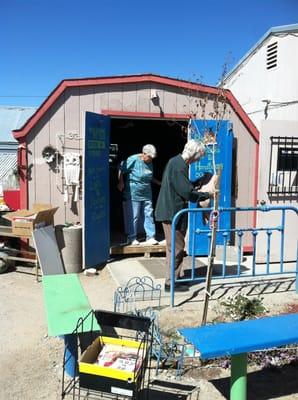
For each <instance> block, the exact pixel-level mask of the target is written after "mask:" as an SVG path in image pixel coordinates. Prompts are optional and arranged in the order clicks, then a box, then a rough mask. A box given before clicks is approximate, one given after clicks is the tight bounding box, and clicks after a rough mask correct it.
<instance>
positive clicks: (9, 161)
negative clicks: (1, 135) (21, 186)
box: [0, 151, 17, 182]
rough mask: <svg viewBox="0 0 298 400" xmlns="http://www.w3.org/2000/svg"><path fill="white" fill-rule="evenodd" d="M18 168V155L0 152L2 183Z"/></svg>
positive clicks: (0, 178) (0, 180)
mask: <svg viewBox="0 0 298 400" xmlns="http://www.w3.org/2000/svg"><path fill="white" fill-rule="evenodd" d="M16 167H17V157H16V153H5V152H3V151H0V182H2V180H3V179H4V178H5V177H6V176H7V175H8V174H9V172H10V171H11V170H13V169H15V168H16Z"/></svg>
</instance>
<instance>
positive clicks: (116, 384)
mask: <svg viewBox="0 0 298 400" xmlns="http://www.w3.org/2000/svg"><path fill="white" fill-rule="evenodd" d="M104 351H105V354H102V353H104ZM101 355H102V356H101ZM110 355H112V357H110ZM133 358H135V366H134V367H133V366H132V364H133ZM145 359H146V346H145V344H144V343H143V342H138V341H136V340H128V339H120V338H112V337H105V336H99V337H98V338H97V339H95V340H94V342H93V343H92V344H91V345H90V346H89V347H88V348H87V349H86V350H85V351H84V353H83V354H82V356H81V358H80V360H79V375H80V386H82V387H85V388H88V389H93V390H100V391H103V392H109V393H114V394H119V395H124V396H129V397H132V396H133V393H134V391H135V390H136V388H137V386H138V382H139V380H140V379H139V378H140V377H141V372H144V371H142V364H143V362H145ZM125 364H126V365H125Z"/></svg>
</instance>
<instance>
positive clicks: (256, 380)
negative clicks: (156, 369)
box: [0, 267, 298, 400]
mask: <svg viewBox="0 0 298 400" xmlns="http://www.w3.org/2000/svg"><path fill="white" fill-rule="evenodd" d="M80 279H81V282H82V285H83V287H84V289H85V291H86V293H87V295H88V298H89V300H90V303H91V305H92V307H93V308H100V309H106V310H112V309H113V293H114V291H115V289H116V284H115V282H114V281H113V279H112V278H111V275H110V273H109V269H108V268H107V267H105V268H104V269H103V270H102V271H100V272H99V274H98V275H97V276H93V277H87V276H84V275H83V274H80ZM279 287H280V285H279ZM286 287H287V291H285V290H282V291H279V290H269V293H267V294H265V295H264V296H263V297H264V303H265V305H266V306H267V307H268V308H270V310H271V312H272V313H276V314H277V313H279V312H280V311H282V310H284V309H285V306H286V304H288V303H291V304H294V303H296V304H297V295H296V293H295V291H294V283H293V279H292V280H290V281H288V284H287V285H286ZM0 298H1V303H0V304H1V308H0V310H1V312H0V318H1V324H0V335H1V353H0V354H1V356H0V386H1V392H0V399H3V400H4V399H5V400H6V399H7V400H10V399H11V400H39V399H47V400H56V399H59V398H60V394H61V378H62V357H63V348H64V346H63V342H62V340H61V339H58V338H52V337H48V336H47V323H46V317H45V310H44V302H43V293H42V284H41V283H40V282H39V283H37V282H36V281H35V277H34V271H33V269H32V270H31V268H28V267H18V268H17V271H10V272H7V273H5V274H1V275H0ZM167 301H168V298H167V299H164V306H163V309H162V311H161V313H160V324H161V326H162V329H163V330H165V331H167V330H171V329H174V328H177V327H182V326H194V325H196V324H198V323H200V319H201V311H202V301H198V302H196V301H190V302H186V303H184V304H180V305H179V306H178V307H175V309H171V308H169V307H168V306H166V302H167ZM212 314H214V315H215V302H211V304H210V314H209V316H210V318H212ZM250 371H251V374H249V380H248V382H249V396H248V399H256V400H262V399H263V400H266V399H267V400H269V399H283V400H286V399H291V400H293V399H298V395H297V393H298V372H297V369H295V368H294V367H286V368H283V369H281V370H279V371H258V370H257V369H252V370H250ZM228 376H229V370H223V369H221V368H211V367H210V368H190V369H189V370H188V371H187V372H186V374H185V375H184V376H183V378H182V380H181V381H175V379H174V377H173V371H163V372H161V374H160V375H159V376H158V378H160V379H167V380H168V381H170V382H176V383H177V385H178V386H179V385H183V384H187V385H191V386H193V387H194V388H199V390H200V395H199V399H201V400H202V399H203V400H207V399H208V400H217V399H225V398H227V397H226V396H227V392H228V386H229V380H228ZM168 390H170V391H171V389H165V388H164V389H161V390H159V391H157V392H156V393H155V394H154V396H152V398H153V397H154V400H155V399H156V400H158V398H163V399H165V397H164V394H163V392H164V391H168ZM158 393H159V394H160V395H159V394H158ZM167 398H169V399H173V400H174V399H179V398H181V396H180V397H179V394H177V393H176V394H174V393H173V392H172V397H167Z"/></svg>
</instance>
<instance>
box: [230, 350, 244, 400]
mask: <svg viewBox="0 0 298 400" xmlns="http://www.w3.org/2000/svg"><path fill="white" fill-rule="evenodd" d="M231 363H232V365H231V389H230V400H246V398H247V390H246V389H247V375H246V372H247V353H242V354H236V355H233V356H232V357H231Z"/></svg>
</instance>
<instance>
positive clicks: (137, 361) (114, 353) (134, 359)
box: [95, 344, 142, 372]
mask: <svg viewBox="0 0 298 400" xmlns="http://www.w3.org/2000/svg"><path fill="white" fill-rule="evenodd" d="M139 353H140V352H139ZM95 363H96V364H97V365H99V366H101V367H110V368H113V369H118V370H122V371H127V372H136V371H138V369H139V368H140V366H141V364H142V357H141V354H138V349H137V348H133V347H125V346H120V345H112V344H105V345H104V346H103V348H102V350H101V352H100V353H99V354H98V357H97V360H96V362H95Z"/></svg>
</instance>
